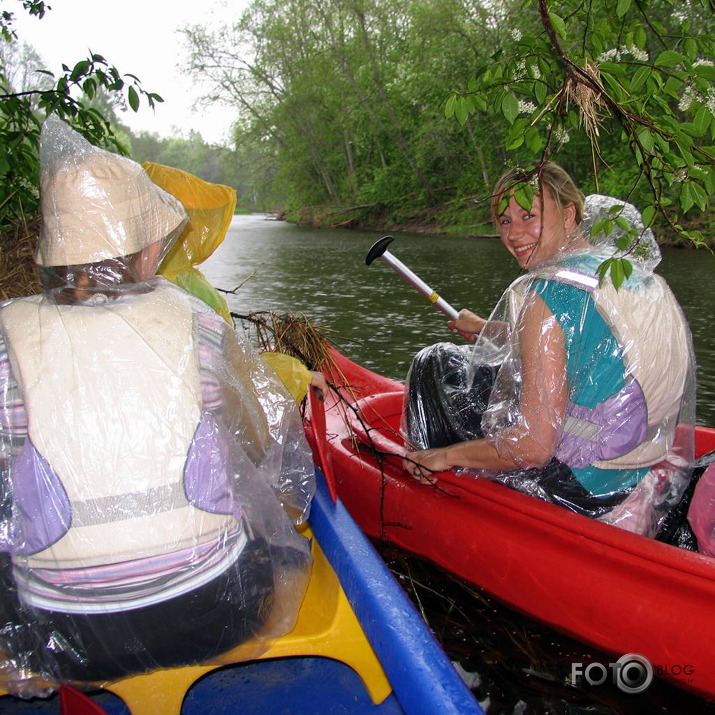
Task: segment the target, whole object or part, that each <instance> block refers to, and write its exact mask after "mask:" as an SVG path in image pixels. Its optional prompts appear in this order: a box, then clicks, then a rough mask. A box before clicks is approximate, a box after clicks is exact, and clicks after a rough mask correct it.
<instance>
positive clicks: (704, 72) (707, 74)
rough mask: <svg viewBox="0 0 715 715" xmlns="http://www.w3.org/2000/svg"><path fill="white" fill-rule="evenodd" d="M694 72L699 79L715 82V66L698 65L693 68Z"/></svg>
mask: <svg viewBox="0 0 715 715" xmlns="http://www.w3.org/2000/svg"><path fill="white" fill-rule="evenodd" d="M693 71H694V72H695V74H696V75H697V76H698V77H702V78H703V79H707V80H709V81H710V82H715V66H713V65H698V66H697V67H693Z"/></svg>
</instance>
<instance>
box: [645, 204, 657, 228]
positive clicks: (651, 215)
mask: <svg viewBox="0 0 715 715" xmlns="http://www.w3.org/2000/svg"><path fill="white" fill-rule="evenodd" d="M655 214H656V209H655V206H646V207H645V208H644V209H643V213H642V214H641V217H642V218H643V226H645V228H648V227H649V226H650V225H651V224H652V223H653V220H654V219H655Z"/></svg>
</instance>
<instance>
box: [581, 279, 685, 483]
mask: <svg viewBox="0 0 715 715" xmlns="http://www.w3.org/2000/svg"><path fill="white" fill-rule="evenodd" d="M645 280H646V281H647V282H648V285H647V287H641V288H637V289H635V290H629V289H628V288H627V287H626V286H623V287H621V288H620V289H619V290H616V289H615V288H614V287H613V284H612V283H611V282H610V281H608V282H606V283H605V284H604V285H603V286H601V287H599V288H597V289H596V290H595V291H594V293H593V297H594V300H595V302H596V308H597V310H598V311H599V312H600V313H601V315H602V317H603V318H604V320H605V321H606V322H607V323H608V325H609V327H610V328H611V330H612V331H613V334H614V336H615V337H616V339H617V340H618V342H619V344H620V345H621V348H622V350H623V360H624V363H625V365H626V368H627V370H628V372H629V373H630V374H631V375H633V376H634V377H635V379H636V380H637V381H638V384H639V385H640V387H641V389H642V390H643V394H644V395H645V399H646V405H647V406H648V433H647V436H646V438H645V440H644V441H643V442H642V443H641V444H640V445H638V446H637V447H636V448H635V449H633V450H631V451H630V452H628V453H627V454H624V455H623V456H622V457H617V458H616V459H609V460H607V461H603V462H596V463H595V466H596V467H600V468H602V469H636V468H640V467H649V466H652V465H654V464H657V463H658V462H660V461H662V460H664V459H666V458H667V457H668V454H669V452H670V450H671V447H672V446H673V442H674V439H675V428H676V426H677V424H678V418H679V415H680V411H681V407H682V403H683V395H684V394H685V387H686V381H687V379H688V375H689V372H690V369H691V367H692V366H691V364H690V358H689V356H690V354H691V348H690V331H689V330H688V327H687V322H686V320H685V317H684V316H683V312H682V310H681V308H680V306H679V305H678V302H677V300H676V299H675V296H674V295H673V293H672V291H671V290H670V288H668V286H667V284H666V282H665V281H664V280H663V279H662V278H661V277H660V276H658V275H652V276H649V277H648V278H646V279H645ZM626 285H627V284H626Z"/></svg>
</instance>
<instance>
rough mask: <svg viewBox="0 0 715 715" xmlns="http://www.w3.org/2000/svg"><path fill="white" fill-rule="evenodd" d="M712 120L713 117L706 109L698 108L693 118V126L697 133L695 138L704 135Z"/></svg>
mask: <svg viewBox="0 0 715 715" xmlns="http://www.w3.org/2000/svg"><path fill="white" fill-rule="evenodd" d="M712 120H713V115H712V114H711V113H710V110H709V109H708V108H707V107H700V109H698V111H697V112H696V113H695V117H694V118H693V126H694V127H695V131H696V132H697V134H696V136H698V137H701V136H703V135H704V134H705V132H706V131H707V130H708V127H709V126H710V122H712Z"/></svg>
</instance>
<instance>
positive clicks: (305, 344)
mask: <svg viewBox="0 0 715 715" xmlns="http://www.w3.org/2000/svg"><path fill="white" fill-rule="evenodd" d="M231 316H232V317H233V319H234V320H239V321H241V323H242V324H243V325H244V327H247V328H248V330H249V333H251V334H252V336H253V338H254V340H255V343H256V345H257V346H258V347H259V348H260V349H261V350H271V351H275V352H279V353H285V354H286V355H290V356H291V357H294V358H297V359H298V360H300V361H301V362H302V363H304V364H305V365H306V366H307V368H308V369H309V370H315V371H318V372H321V371H322V370H324V369H326V368H329V367H330V366H331V364H332V358H331V355H330V341H329V340H328V338H327V337H326V336H325V331H324V329H322V328H319V327H318V326H316V325H314V324H313V323H311V322H310V320H308V318H306V316H305V315H303V314H302V313H282V314H280V315H279V314H277V313H274V312H272V311H267V310H260V311H252V312H250V313H249V314H248V315H239V314H238V313H231Z"/></svg>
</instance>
